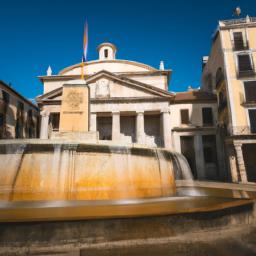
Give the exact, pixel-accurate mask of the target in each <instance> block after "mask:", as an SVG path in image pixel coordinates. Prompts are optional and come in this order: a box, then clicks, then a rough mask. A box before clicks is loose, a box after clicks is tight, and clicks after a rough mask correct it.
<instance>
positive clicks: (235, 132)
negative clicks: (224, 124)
mask: <svg viewBox="0 0 256 256" xmlns="http://www.w3.org/2000/svg"><path fill="white" fill-rule="evenodd" d="M228 134H229V135H230V136H239V135H256V126H251V127H250V126H231V127H229V128H228Z"/></svg>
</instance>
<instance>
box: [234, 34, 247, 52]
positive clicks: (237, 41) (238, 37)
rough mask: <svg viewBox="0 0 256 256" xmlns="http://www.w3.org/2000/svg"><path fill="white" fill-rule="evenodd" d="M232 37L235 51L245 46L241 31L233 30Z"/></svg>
mask: <svg viewBox="0 0 256 256" xmlns="http://www.w3.org/2000/svg"><path fill="white" fill-rule="evenodd" d="M233 37H234V48H235V50H237V51H239V50H243V49H244V48H245V47H244V40H243V34H242V32H234V33H233Z"/></svg>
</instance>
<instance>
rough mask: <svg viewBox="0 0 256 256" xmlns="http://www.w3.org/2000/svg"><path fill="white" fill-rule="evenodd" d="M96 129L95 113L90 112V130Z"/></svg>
mask: <svg viewBox="0 0 256 256" xmlns="http://www.w3.org/2000/svg"><path fill="white" fill-rule="evenodd" d="M96 131H97V114H96V113H91V115H90V132H96Z"/></svg>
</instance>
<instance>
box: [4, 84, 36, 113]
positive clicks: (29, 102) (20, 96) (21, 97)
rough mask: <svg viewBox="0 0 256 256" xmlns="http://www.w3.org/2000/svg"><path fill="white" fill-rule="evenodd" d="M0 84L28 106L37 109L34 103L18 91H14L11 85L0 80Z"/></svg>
mask: <svg viewBox="0 0 256 256" xmlns="http://www.w3.org/2000/svg"><path fill="white" fill-rule="evenodd" d="M0 83H1V84H2V85H3V86H4V87H6V88H7V89H8V90H9V91H11V92H12V93H13V94H15V95H16V96H17V97H18V98H20V99H22V100H23V101H25V102H26V103H27V104H29V105H30V106H32V107H33V108H36V109H37V106H36V105H35V104H34V103H32V102H31V101H30V100H28V99H27V98H25V97H24V96H22V95H21V94H20V93H18V92H17V91H16V90H14V89H13V88H12V87H11V86H10V85H8V84H7V83H5V82H4V81H2V80H0Z"/></svg>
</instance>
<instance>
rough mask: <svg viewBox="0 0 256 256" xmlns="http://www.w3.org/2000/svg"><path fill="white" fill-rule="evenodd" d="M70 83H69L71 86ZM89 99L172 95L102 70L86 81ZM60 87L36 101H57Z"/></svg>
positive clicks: (168, 96)
mask: <svg viewBox="0 0 256 256" xmlns="http://www.w3.org/2000/svg"><path fill="white" fill-rule="evenodd" d="M71 82H72V81H70V82H69V84H71ZM86 83H87V84H88V85H89V87H90V97H91V98H92V99H97V98H108V99H110V98H127V99H128V98H136V97H137V98H147V97H149V98H152V97H156V98H167V99H168V98H171V97H172V96H173V94H172V93H170V92H167V91H165V90H161V89H159V88H156V87H154V86H151V85H148V84H144V83H141V82H138V81H135V80H133V79H130V78H127V77H124V76H119V75H116V74H113V73H111V72H108V71H105V70H102V71H100V72H98V73H96V74H94V75H92V76H90V77H89V78H87V79H86ZM61 96H62V87H60V88H57V89H55V90H53V91H50V92H48V93H46V94H44V95H41V96H39V97H37V101H38V102H40V101H54V100H56V101H59V100H61Z"/></svg>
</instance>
